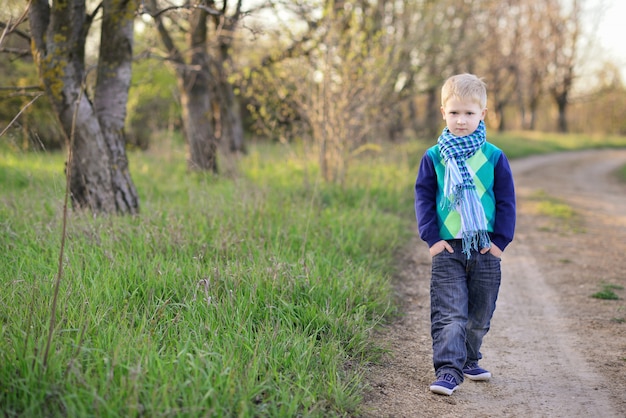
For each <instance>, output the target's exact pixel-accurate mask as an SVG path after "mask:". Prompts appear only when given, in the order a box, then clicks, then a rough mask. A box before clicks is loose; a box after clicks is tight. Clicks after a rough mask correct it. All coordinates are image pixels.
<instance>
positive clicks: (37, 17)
mask: <svg viewBox="0 0 626 418" xmlns="http://www.w3.org/2000/svg"><path fill="white" fill-rule="evenodd" d="M123 4H124V5H123V6H122V7H124V8H125V9H128V8H131V7H134V1H129V2H127V3H123ZM111 5H112V2H108V3H106V4H105V7H106V8H107V11H105V16H106V15H107V13H109V10H108V8H109V7H111ZM114 11H115V10H114ZM29 14H30V16H29V17H30V19H29V20H30V26H31V32H32V35H33V40H34V41H33V43H32V45H33V46H32V54H33V58H34V60H35V63H36V64H37V67H38V70H39V74H40V78H41V81H42V83H43V85H44V88H45V91H46V94H47V95H48V97H49V98H50V101H51V103H52V106H53V108H54V110H55V113H56V115H57V117H58V119H59V122H60V124H61V126H62V128H63V130H64V132H65V134H66V136H67V138H68V139H69V144H70V147H71V148H70V153H69V154H68V156H69V155H71V156H72V158H71V159H69V158H68V163H69V172H68V171H67V170H66V175H69V176H70V194H71V201H72V206H73V207H74V208H75V209H89V210H91V211H92V212H94V213H113V212H118V213H136V212H137V211H138V201H137V199H136V192H134V185H133V183H132V180H131V178H130V175H129V174H128V170H127V162H126V153H125V150H124V139H123V131H122V132H120V131H119V130H117V129H116V128H115V127H116V126H117V123H118V122H116V120H117V119H119V118H120V116H121V119H122V121H123V118H124V116H125V107H126V101H125V96H124V97H122V99H123V100H121V101H117V102H115V103H114V104H112V103H111V102H110V101H108V100H104V99H102V100H101V99H99V98H96V100H95V102H96V103H98V102H100V103H101V105H100V106H99V110H101V111H103V110H108V111H110V112H111V113H110V114H109V115H103V119H102V121H103V123H104V124H105V125H104V127H103V125H102V124H101V121H100V119H99V115H98V109H97V108H96V107H95V106H94V105H93V104H92V102H91V101H90V100H89V98H88V97H87V96H86V93H85V86H84V79H85V76H86V73H85V67H84V50H85V39H86V34H87V31H88V29H89V26H90V24H91V18H90V17H89V16H87V14H86V10H85V1H84V0H68V1H66V2H59V1H55V2H53V3H52V6H50V5H49V4H48V0H35V1H33V3H32V4H31V7H30V10H29ZM109 16H111V15H110V14H109ZM130 16H131V18H130V19H131V20H130V21H131V24H132V15H130ZM125 19H126V18H121V19H118V20H116V22H117V23H116V24H115V23H111V22H109V23H108V24H112V26H111V27H110V28H109V31H112V32H115V31H116V30H117V29H116V28H119V27H126V25H128V22H127V21H126V20H125ZM105 20H107V19H105ZM120 22H122V23H120ZM105 24H107V23H105ZM116 25H121V26H116ZM126 30H128V29H127V28H126ZM107 33H109V32H107ZM122 38H124V37H123V36H122ZM126 39H127V37H126ZM119 41H120V39H119V38H117V37H114V39H112V40H111V39H107V40H106V43H110V45H109V47H110V49H111V50H116V49H117V48H119V47H120V46H119V45H117V42H119ZM131 45H132V38H130V44H127V45H125V47H126V49H128V48H129V47H130V46H131ZM129 57H130V56H129ZM108 61H111V62H114V61H115V60H113V59H110V60H108ZM106 62H107V59H104V63H106ZM128 62H130V58H128ZM127 65H129V64H120V66H121V67H122V68H125V67H126V66H127ZM101 70H102V71H113V73H115V72H116V69H115V68H114V67H112V68H109V69H101ZM121 74H122V75H124V76H127V77H128V80H126V81H124V80H117V81H115V82H113V83H112V84H119V85H118V87H121V86H123V85H124V84H126V85H129V83H130V71H129V70H128V71H127V74H126V72H124V71H122V72H121ZM119 76H120V73H117V75H113V76H112V78H115V77H119ZM106 86H107V83H104V84H103V85H102V86H99V88H98V89H97V93H99V94H104V93H103V92H106ZM122 89H123V88H122ZM119 91H121V90H118V93H119ZM109 106H111V107H113V108H110V107H109ZM119 107H122V108H123V109H122V110H120V109H119ZM105 108H106V109H105ZM120 112H121V113H120ZM111 131H115V134H114V135H112V134H110V132H111ZM116 164H120V165H121V168H118V167H116ZM119 170H121V171H125V176H124V177H123V178H121V179H119V178H116V179H115V180H114V179H113V177H114V176H116V175H117V174H118V171H119ZM129 191H132V192H130V193H129ZM132 194H134V196H135V199H134V200H132V199H129V200H125V199H121V198H119V199H118V198H116V197H117V196H124V195H132Z"/></svg>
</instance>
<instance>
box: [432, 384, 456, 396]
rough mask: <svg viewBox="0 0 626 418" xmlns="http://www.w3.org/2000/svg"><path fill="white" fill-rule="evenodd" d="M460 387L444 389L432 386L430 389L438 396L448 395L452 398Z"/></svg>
mask: <svg viewBox="0 0 626 418" xmlns="http://www.w3.org/2000/svg"><path fill="white" fill-rule="evenodd" d="M457 387H458V386H455V387H453V388H452V389H448V388H444V387H443V386H437V385H432V386H431V387H430V391H431V392H432V393H436V394H437V395H447V396H450V395H452V393H453V392H454V391H455V390H456V388H457Z"/></svg>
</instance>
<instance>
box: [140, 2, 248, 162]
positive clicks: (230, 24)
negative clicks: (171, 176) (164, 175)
mask: <svg viewBox="0 0 626 418" xmlns="http://www.w3.org/2000/svg"><path fill="white" fill-rule="evenodd" d="M146 6H147V10H148V12H149V14H150V15H151V16H152V17H153V19H154V21H155V23H156V27H157V31H158V33H159V37H160V39H161V42H162V43H163V45H164V47H165V49H166V53H167V56H168V60H169V62H171V63H172V64H173V65H174V69H175V72H176V77H177V79H178V89H179V92H180V97H181V107H182V119H183V127H184V130H185V137H186V139H187V145H188V159H187V162H188V167H189V168H190V169H192V170H205V171H212V172H217V171H218V163H217V151H218V145H220V142H221V143H222V144H223V145H225V146H228V148H229V149H230V150H231V151H243V150H244V144H243V123H242V118H241V111H240V109H239V108H238V103H237V100H236V98H235V94H234V91H233V87H232V85H231V84H230V83H229V82H228V76H229V73H228V70H227V66H228V64H230V63H231V57H230V54H231V41H232V37H233V34H234V32H235V29H236V25H237V23H238V20H239V18H240V16H241V1H238V2H237V3H236V5H235V7H234V12H233V13H232V15H230V16H227V12H228V10H229V3H228V1H227V0H224V1H222V3H221V7H220V8H219V9H218V8H217V5H216V2H215V1H213V0H200V1H198V2H197V3H193V4H192V3H191V2H185V3H184V4H183V5H182V6H179V7H175V8H160V7H161V6H160V4H159V3H158V1H157V0H148V2H147V5H146ZM181 11H183V12H184V13H186V14H187V19H186V26H187V27H186V38H187V39H186V44H187V45H186V46H187V51H189V52H188V53H187V52H185V51H183V50H181V49H180V48H179V46H178V43H177V42H176V37H177V35H178V34H179V33H180V31H179V29H180V28H182V27H183V26H185V21H184V20H185V19H183V18H182V13H178V12H181ZM168 22H169V23H171V24H168ZM210 23H213V27H210V25H209V24H210ZM174 28H175V29H174ZM211 29H212V30H211Z"/></svg>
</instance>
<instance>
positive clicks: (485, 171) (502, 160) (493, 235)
mask: <svg viewBox="0 0 626 418" xmlns="http://www.w3.org/2000/svg"><path fill="white" fill-rule="evenodd" d="M466 164H467V167H468V169H469V170H470V173H471V174H472V176H473V178H474V183H475V184H476V191H477V192H478V196H479V197H480V201H481V203H482V204H483V208H484V210H485V216H486V217H487V230H488V231H489V237H490V239H491V242H493V243H494V244H495V245H497V246H498V248H500V249H501V250H504V249H505V248H506V246H507V245H509V243H510V242H511V241H512V240H513V233H514V231H515V188H514V184H513V175H512V172H511V167H510V165H509V161H508V160H507V158H506V156H505V155H504V153H503V152H502V151H501V150H500V149H499V148H498V147H496V146H495V145H493V144H490V143H489V142H486V143H485V144H484V145H483V146H482V147H481V148H480V149H479V150H478V151H476V153H475V154H474V155H472V156H471V157H470V158H468V159H467V161H466ZM445 170H446V167H445V161H444V160H443V157H442V156H441V153H440V152H439V146H438V145H435V146H433V147H431V148H429V149H428V150H426V152H425V153H424V156H423V157H422V161H421V163H420V167H419V171H418V173H417V180H416V181H415V216H416V218H417V225H418V230H419V234H420V238H421V239H422V240H424V241H426V243H427V244H428V246H429V247H431V246H432V245H433V244H435V243H436V242H437V241H440V240H442V239H445V240H450V239H459V238H461V236H460V235H459V233H460V231H461V217H460V215H459V213H458V212H457V211H455V210H453V209H449V208H448V205H445V204H443V203H442V200H443V199H444V197H443V179H444V173H445Z"/></svg>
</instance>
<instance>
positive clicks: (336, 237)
mask: <svg viewBox="0 0 626 418" xmlns="http://www.w3.org/2000/svg"><path fill="white" fill-rule="evenodd" d="M272 153H273V154H274V156H273V157H272V156H271V155H270V154H272ZM278 153H279V150H276V149H258V148H254V147H253V149H252V152H251V154H250V156H248V157H246V159H245V161H243V162H242V164H241V166H242V168H241V172H242V175H241V176H239V177H237V178H233V179H220V178H215V177H213V176H210V175H201V174H193V175H190V174H187V173H186V170H185V168H184V162H179V161H176V162H170V163H164V162H163V160H162V159H159V158H156V157H155V156H151V155H148V154H146V155H140V154H133V155H131V169H134V175H133V178H134V180H135V182H136V185H137V187H138V190H139V191H140V194H141V202H142V207H141V211H142V213H141V215H139V216H137V217H111V218H109V217H97V218H93V217H92V216H90V215H88V214H77V213H71V214H70V220H69V229H68V241H67V247H66V251H65V257H64V260H63V263H64V276H63V280H62V282H61V287H60V293H59V294H60V299H59V310H58V312H57V318H56V324H57V325H56V328H55V330H54V334H53V340H52V348H51V351H50V353H51V354H50V356H49V360H48V364H47V367H44V366H43V359H42V357H43V355H42V354H43V351H44V348H45V344H46V339H47V334H48V326H49V316H50V306H51V299H52V294H53V287H54V280H55V275H56V270H57V259H58V255H59V247H60V231H61V213H62V201H63V189H64V177H63V172H62V167H63V157H62V156H61V155H49V154H46V155H43V154H39V155H35V154H34V155H23V154H22V155H8V156H3V157H1V159H0V182H1V184H0V189H1V190H2V194H0V202H1V204H0V230H1V232H2V235H1V236H0V254H2V259H1V260H2V261H1V262H0V327H1V328H0V364H2V367H0V388H2V390H1V391H0V408H1V409H2V411H3V412H4V413H5V416H18V415H19V416H93V415H97V416H138V415H141V416H268V417H269V416H271V417H274V416H289V417H291V416H297V415H303V416H328V415H340V416H341V415H348V414H350V413H354V411H357V409H358V405H359V402H360V397H361V389H362V376H361V375H362V371H363V365H364V364H365V363H366V362H368V361H374V360H375V359H376V358H377V356H379V355H380V353H381V349H380V348H379V347H376V346H374V345H373V343H372V340H371V332H372V330H373V328H374V327H376V326H377V324H379V323H380V322H381V321H384V320H385V318H388V317H389V315H391V314H392V313H393V312H394V309H395V308H394V306H393V304H392V299H393V298H392V291H391V286H390V283H389V282H390V277H391V275H392V274H393V272H394V265H393V260H394V255H395V252H396V251H395V250H397V249H398V248H399V247H401V246H403V245H404V244H405V243H406V241H407V239H408V237H409V236H410V234H411V233H412V229H411V228H412V226H413V220H412V188H411V187H412V182H413V180H412V178H411V177H412V176H413V173H412V170H411V169H409V168H408V167H407V166H406V164H403V163H402V162H401V161H400V162H398V161H390V162H384V161H382V159H380V158H378V163H377V164H378V165H377V166H376V168H375V169H373V170H371V169H370V168H371V167H367V166H362V167H360V166H355V167H354V172H355V173H357V172H366V171H367V172H368V174H369V175H368V176H367V177H362V180H359V181H354V182H351V183H350V184H348V185H346V186H345V187H343V188H340V187H337V186H331V185H322V184H319V183H318V182H317V181H316V178H317V175H316V172H315V168H314V167H312V166H309V165H308V164H305V163H304V162H303V161H302V160H299V159H297V158H289V157H287V156H285V155H277V154H278ZM261 155H263V158H261ZM408 173H410V175H407V174H408ZM357 177H359V178H360V177H361V176H357V175H355V176H354V178H355V179H356V178H357ZM350 365H352V366H350Z"/></svg>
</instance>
